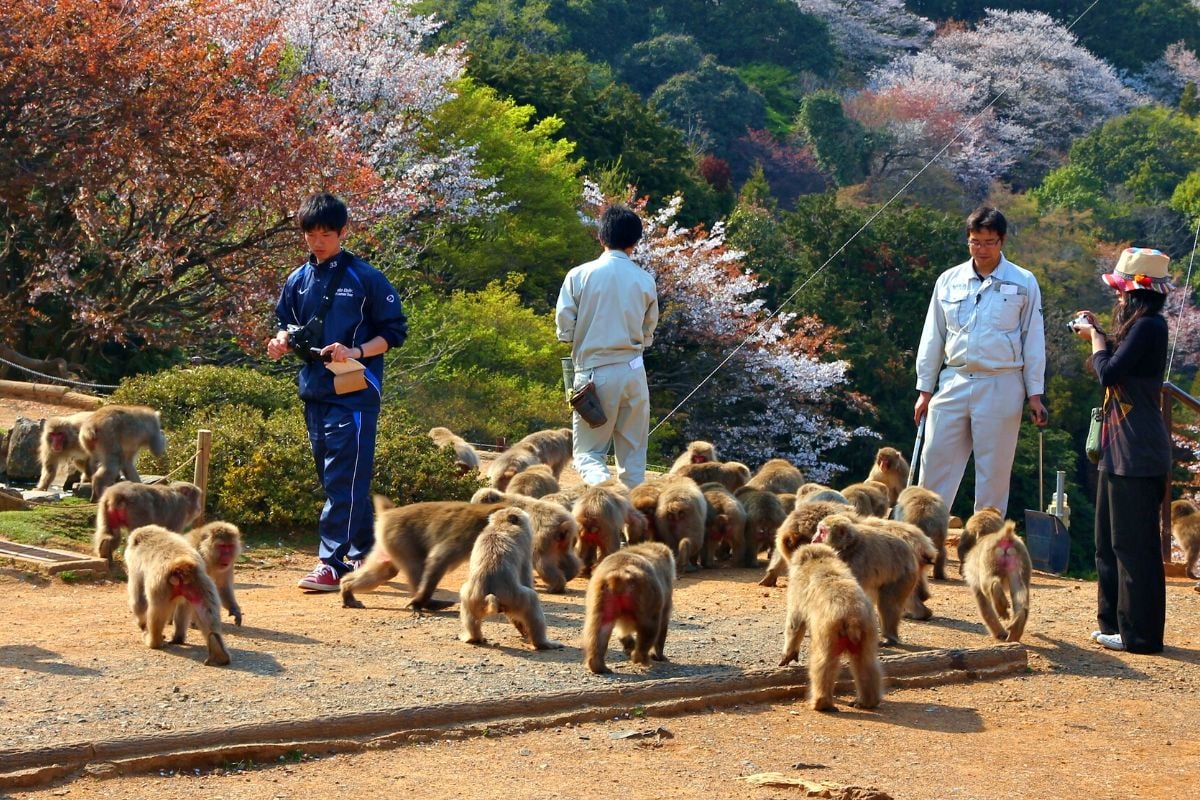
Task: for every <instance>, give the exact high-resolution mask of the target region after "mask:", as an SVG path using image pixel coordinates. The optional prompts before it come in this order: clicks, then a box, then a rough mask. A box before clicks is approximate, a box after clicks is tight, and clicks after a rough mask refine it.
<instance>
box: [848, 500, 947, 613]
mask: <svg viewBox="0 0 1200 800" xmlns="http://www.w3.org/2000/svg"><path fill="white" fill-rule="evenodd" d="M862 524H863V526H864V527H867V528H873V529H878V530H881V531H883V532H884V533H888V534H891V535H892V536H896V537H899V538H900V539H903V540H904V541H905V542H907V543H908V546H909V547H911V548H912V551H913V556H914V557H916V559H917V585H916V587H915V588H914V589H913V593H912V594H911V595H909V596H908V603H907V604H906V605H905V608H904V616H905V617H906V618H907V619H921V620H925V619H931V618H932V617H933V611H931V610H930V609H929V606H927V605H925V601H926V600H928V599H929V597H930V594H929V581H928V580H926V578H925V567H927V566H930V565H932V564H933V563H934V561H936V560H937V548H936V547H934V546H933V541H932V540H930V538H929V537H928V536H926V535H925V533H924V532H923V531H922V530H921V529H920V528H918V527H917V526H916V525H910V524H908V523H907V522H900V521H899V520H895V519H879V518H877V517H869V518H867V519H864V520H862Z"/></svg>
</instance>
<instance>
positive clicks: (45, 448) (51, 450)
mask: <svg viewBox="0 0 1200 800" xmlns="http://www.w3.org/2000/svg"><path fill="white" fill-rule="evenodd" d="M90 416H92V412H91V411H80V412H79V413H78V414H71V415H70V416H67V417H48V418H47V419H46V422H45V424H44V425H43V426H42V441H41V446H40V447H39V448H38V457H39V459H40V460H41V462H42V475H41V478H39V479H38V483H37V488H38V489H39V490H40V491H43V492H44V491H46V490H47V489H49V488H50V484H51V482H53V481H54V479H55V478H56V477H58V470H59V467H60V466H61V465H62V464H66V465H67V467H68V469H67V474H66V477H65V478H64V479H63V485H62V487H63V491H64V492H65V491H69V490H70V489H71V487H72V486H74V485H75V484H77V483H78V482H79V479H80V476H81V475H82V476H83V478H84V479H85V480H87V481H89V482H90V481H91V479H92V467H91V462H90V461H89V458H88V453H87V451H86V450H84V449H83V443H82V442H80V441H79V429H80V428H81V427H82V426H83V423H84V422H85V421H86V420H87V419H88V417H90Z"/></svg>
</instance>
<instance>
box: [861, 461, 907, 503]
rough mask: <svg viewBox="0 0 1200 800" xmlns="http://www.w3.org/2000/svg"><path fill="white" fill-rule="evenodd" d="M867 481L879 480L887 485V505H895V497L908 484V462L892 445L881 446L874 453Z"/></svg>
mask: <svg viewBox="0 0 1200 800" xmlns="http://www.w3.org/2000/svg"><path fill="white" fill-rule="evenodd" d="M867 480H869V481H879V482H880V483H882V484H884V485H885V486H887V487H888V505H892V506H894V505H896V498H898V497H899V496H900V493H901V492H902V491H904V487H905V486H907V485H908V462H907V461H905V460H904V456H902V455H901V454H900V451H899V450H897V449H896V448H894V447H881V448H879V452H878V453H876V454H875V464H874V466H872V467H871V474H869V475H868V476H867Z"/></svg>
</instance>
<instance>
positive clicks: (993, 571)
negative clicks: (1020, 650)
mask: <svg viewBox="0 0 1200 800" xmlns="http://www.w3.org/2000/svg"><path fill="white" fill-rule="evenodd" d="M1032 573H1033V564H1032V563H1031V562H1030V560H1029V551H1028V550H1026V549H1025V543H1024V542H1022V541H1021V539H1020V538H1019V537H1018V536H1017V525H1016V523H1015V522H1012V521H1008V522H1005V523H1004V528H1003V529H1001V530H1000V531H998V532H996V533H988V534H984V535H983V536H980V537H979V539H978V540H977V541H976V542H975V546H974V547H972V548H971V549H970V551H969V552H968V553H967V560H966V563H965V564H964V565H963V578H964V579H965V580H966V582H967V586H970V587H971V591H973V592H974V593H975V602H976V603H978V604H979V613H980V614H982V615H983V621H984V622H985V623H986V624H987V626H988V630H989V631H991V632H992V636H995V637H996V638H997V639H999V640H1000V641H1009V642H1019V641H1021V634H1022V633H1024V632H1025V622H1026V621H1027V620H1028V619H1029V582H1030V579H1031V578H1032ZM1006 589H1007V590H1008V595H1009V596H1008V597H1005V595H1004V592H1005V590H1006ZM1010 598H1011V602H1012V618H1011V620H1010V621H1009V623H1008V627H1007V628H1005V627H1004V626H1002V625H1001V624H1000V619H1001V618H1004V619H1009V601H1010Z"/></svg>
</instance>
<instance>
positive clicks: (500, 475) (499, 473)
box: [487, 447, 542, 492]
mask: <svg viewBox="0 0 1200 800" xmlns="http://www.w3.org/2000/svg"><path fill="white" fill-rule="evenodd" d="M540 463H542V462H541V460H540V459H539V458H538V457H537V454H536V453H534V452H533V451H532V450H525V449H521V450H514V449H513V448H511V447H510V448H508V449H507V450H505V451H504V452H503V453H501V454H500V455H498V456H496V459H495V460H494V461H493V462H492V463H491V465H490V466H489V467H488V471H487V478H488V484H489V485H491V487H492V488H494V489H499V490H500V491H502V492H506V491H508V484H509V482H510V481H512V479H513V478H514V477H516V476H517V475H518V474H520V473H521V472H524V471H525V470H527V469H529V468H530V467H532V466H534V465H536V464H540Z"/></svg>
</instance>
